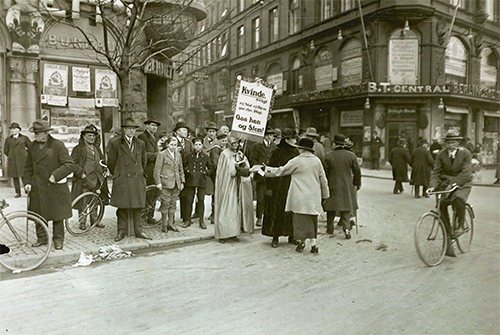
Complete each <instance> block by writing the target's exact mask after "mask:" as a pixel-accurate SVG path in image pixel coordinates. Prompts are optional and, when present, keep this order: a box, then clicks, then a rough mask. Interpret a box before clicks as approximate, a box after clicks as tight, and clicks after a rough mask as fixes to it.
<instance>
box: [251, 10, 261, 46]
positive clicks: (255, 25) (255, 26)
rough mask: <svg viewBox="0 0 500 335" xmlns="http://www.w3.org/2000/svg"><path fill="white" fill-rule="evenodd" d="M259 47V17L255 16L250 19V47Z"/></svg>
mask: <svg viewBox="0 0 500 335" xmlns="http://www.w3.org/2000/svg"><path fill="white" fill-rule="evenodd" d="M259 47H260V18H259V17H257V18H255V19H253V20H252V48H253V49H258V48H259Z"/></svg>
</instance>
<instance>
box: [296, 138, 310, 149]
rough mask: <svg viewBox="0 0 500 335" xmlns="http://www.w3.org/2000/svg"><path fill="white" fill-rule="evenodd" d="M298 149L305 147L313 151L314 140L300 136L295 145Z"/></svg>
mask: <svg viewBox="0 0 500 335" xmlns="http://www.w3.org/2000/svg"><path fill="white" fill-rule="evenodd" d="M295 147H296V148H298V149H305V150H309V151H311V152H314V149H313V147H314V142H313V140H311V139H310V138H301V139H300V141H299V144H297V145H296V146H295Z"/></svg>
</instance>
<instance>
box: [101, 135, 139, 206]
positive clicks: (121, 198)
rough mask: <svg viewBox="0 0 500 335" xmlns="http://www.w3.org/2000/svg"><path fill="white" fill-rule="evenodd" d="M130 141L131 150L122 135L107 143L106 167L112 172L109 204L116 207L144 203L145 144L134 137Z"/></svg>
mask: <svg viewBox="0 0 500 335" xmlns="http://www.w3.org/2000/svg"><path fill="white" fill-rule="evenodd" d="M132 143H133V148H132V149H133V150H132V151H130V149H129V147H128V144H127V140H126V139H125V138H124V137H122V138H121V139H118V140H115V141H113V142H111V143H109V144H108V148H109V151H108V168H109V171H110V172H111V173H112V174H113V190H112V193H111V206H114V207H118V208H144V206H145V205H146V174H145V173H144V168H145V166H146V161H147V158H146V145H145V144H144V142H143V141H141V140H139V139H137V138H135V137H134V138H133V139H132Z"/></svg>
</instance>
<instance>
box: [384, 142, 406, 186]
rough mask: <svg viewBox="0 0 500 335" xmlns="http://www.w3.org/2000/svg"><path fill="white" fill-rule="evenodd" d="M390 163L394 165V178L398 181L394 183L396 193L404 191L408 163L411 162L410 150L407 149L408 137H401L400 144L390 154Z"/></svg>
mask: <svg viewBox="0 0 500 335" xmlns="http://www.w3.org/2000/svg"><path fill="white" fill-rule="evenodd" d="M389 163H391V165H392V178H393V179H394V180H395V181H396V182H395V184H394V190H393V193H394V194H400V193H403V192H404V188H403V183H407V182H409V181H410V180H409V179H408V164H410V152H409V151H408V149H406V139H404V138H400V139H399V140H398V145H397V146H396V147H395V148H394V149H392V150H391V153H390V154H389Z"/></svg>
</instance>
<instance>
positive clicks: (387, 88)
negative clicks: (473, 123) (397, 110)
mask: <svg viewBox="0 0 500 335" xmlns="http://www.w3.org/2000/svg"><path fill="white" fill-rule="evenodd" d="M368 93H425V94H437V93H439V94H442V93H452V94H460V95H471V96H476V97H481V98H488V99H498V98H499V97H500V92H499V91H496V90H494V89H490V88H487V87H484V86H476V85H467V84H459V83H450V84H446V85H391V84H390V83H375V82H369V83H368Z"/></svg>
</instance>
